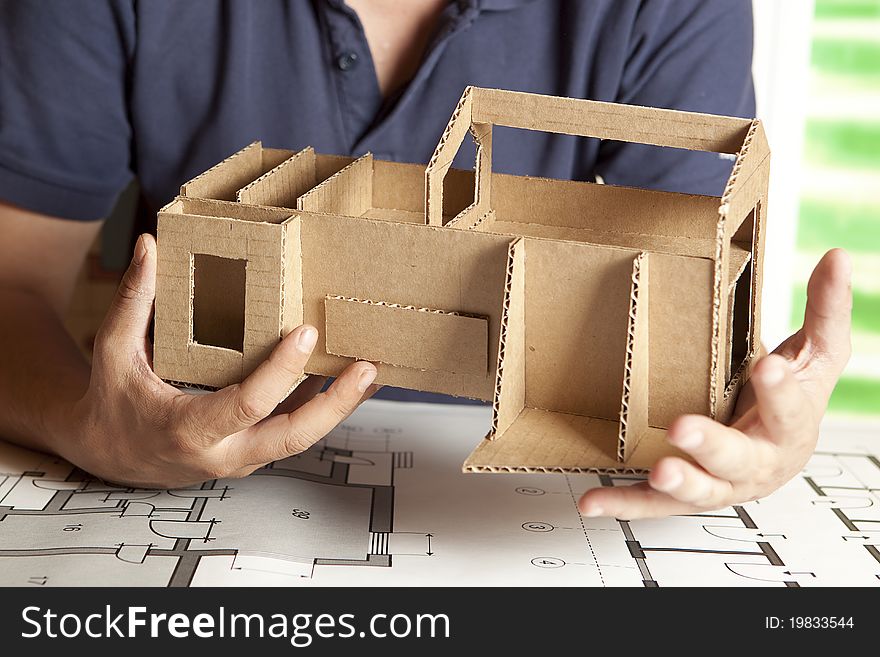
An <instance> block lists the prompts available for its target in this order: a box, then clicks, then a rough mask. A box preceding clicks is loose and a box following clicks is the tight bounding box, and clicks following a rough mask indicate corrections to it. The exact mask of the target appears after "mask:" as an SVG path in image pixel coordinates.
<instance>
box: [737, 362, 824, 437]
mask: <svg viewBox="0 0 880 657" xmlns="http://www.w3.org/2000/svg"><path fill="white" fill-rule="evenodd" d="M751 381H752V387H753V388H754V391H755V400H756V403H757V408H758V415H759V416H760V418H761V423H762V424H763V425H764V427H765V429H766V431H767V434H768V435H767V437H768V438H769V439H771V440H772V441H774V442H776V443H780V442H789V441H792V440H795V439H797V438H799V437H802V436H805V434H806V432H807V431H809V430H812V429H811V428H813V429H814V428H815V427H816V426H818V421H817V419H816V418H814V417H813V410H812V407H811V405H810V403H809V400H808V399H807V397H806V395H805V393H804V391H803V388H802V386H801V384H800V383H799V382H798V380H797V379H796V378H795V376H794V374H793V373H792V370H791V367H790V365H789V364H788V361H787V360H786V359H785V358H784V357H782V356H779V355H776V354H770V355H769V356H767V357H766V358H763V359H761V360H760V361H759V362H758V364H757V365H756V366H755V369H754V371H753V372H752V377H751Z"/></svg>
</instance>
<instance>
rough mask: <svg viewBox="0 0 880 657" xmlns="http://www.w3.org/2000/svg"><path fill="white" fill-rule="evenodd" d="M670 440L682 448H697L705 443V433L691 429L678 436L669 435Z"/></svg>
mask: <svg viewBox="0 0 880 657" xmlns="http://www.w3.org/2000/svg"><path fill="white" fill-rule="evenodd" d="M669 442H671V443H672V444H673V445H675V446H676V447H680V448H681V449H696V448H697V447H699V446H700V445H702V444H703V434H702V432H700V431H691V432H689V433H685V434H682V435H678V436H669Z"/></svg>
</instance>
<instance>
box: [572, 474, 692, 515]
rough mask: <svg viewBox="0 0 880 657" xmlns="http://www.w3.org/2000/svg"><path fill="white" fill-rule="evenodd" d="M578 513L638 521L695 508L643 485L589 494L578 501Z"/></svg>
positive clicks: (679, 513)
mask: <svg viewBox="0 0 880 657" xmlns="http://www.w3.org/2000/svg"><path fill="white" fill-rule="evenodd" d="M578 510H579V511H580V512H581V514H583V515H584V516H587V517H588V518H595V517H597V516H608V517H611V518H619V519H621V520H638V519H640V518H664V517H666V516H674V515H681V514H686V513H693V512H694V507H693V505H691V504H688V503H686V502H681V501H679V500H677V499H675V498H673V497H670V496H669V495H667V494H666V493H662V492H660V491H658V490H655V489H653V488H651V486H650V485H649V484H648V482H646V481H643V482H640V483H638V484H634V485H632V486H615V487H608V488H605V487H603V488H594V489H592V490H588V491H587V492H586V493H584V494H583V496H582V497H581V499H580V500H579V501H578Z"/></svg>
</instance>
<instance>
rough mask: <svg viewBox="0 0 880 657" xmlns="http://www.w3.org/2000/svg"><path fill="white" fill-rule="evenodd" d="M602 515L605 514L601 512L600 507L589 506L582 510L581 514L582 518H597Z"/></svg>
mask: <svg viewBox="0 0 880 657" xmlns="http://www.w3.org/2000/svg"><path fill="white" fill-rule="evenodd" d="M603 513H605V512H604V511H603V510H602V507H601V506H591V507H588V508H586V509H584V510H583V511H582V512H581V515H582V516H583V517H584V518H598V517H599V516H601V515H602V514H603Z"/></svg>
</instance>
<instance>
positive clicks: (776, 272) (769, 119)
mask: <svg viewBox="0 0 880 657" xmlns="http://www.w3.org/2000/svg"><path fill="white" fill-rule="evenodd" d="M752 4H753V7H754V14H755V51H754V65H753V71H754V76H755V92H756V94H757V100H758V117H759V118H761V119H763V121H764V122H765V128H766V130H767V136H768V139H769V141H770V149H771V151H772V155H771V158H772V159H771V174H770V198H769V200H768V204H769V208H768V213H767V241H766V243H765V244H766V251H765V260H764V271H765V276H764V297H763V303H762V318H763V319H762V330H761V339H762V340H763V341H764V343H765V344H766V345H767V346H768V347H769V348H770V349H773V348H774V347H776V345H777V344H779V343H780V342H781V341H782V340H783V339H784V338H785V337H787V336H788V335H789V334H790V333H791V329H790V326H789V323H790V322H789V320H790V316H791V292H792V284H793V282H794V269H795V267H794V248H795V237H796V235H797V218H798V199H799V198H800V190H801V181H802V180H803V178H802V175H801V174H802V169H801V156H802V153H803V136H804V123H805V120H806V114H807V112H806V110H807V101H808V82H809V72H810V41H811V31H812V30H811V26H812V19H813V9H814V4H815V3H814V0H753V2H752Z"/></svg>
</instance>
